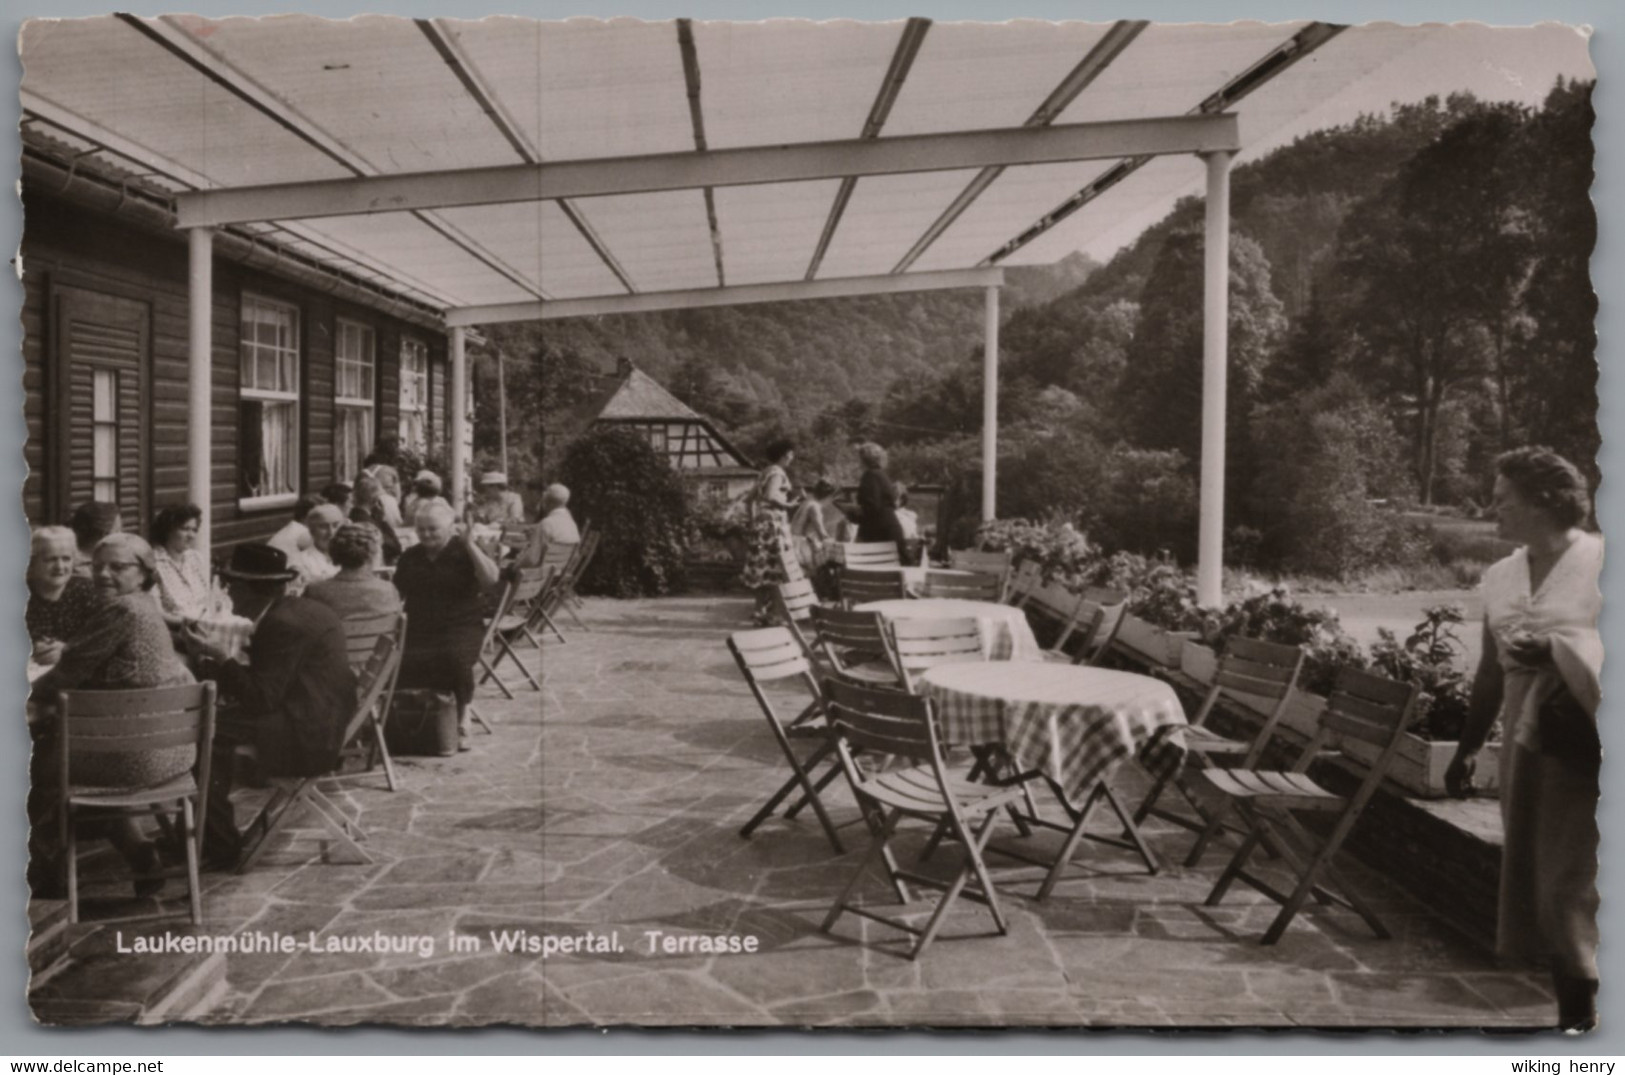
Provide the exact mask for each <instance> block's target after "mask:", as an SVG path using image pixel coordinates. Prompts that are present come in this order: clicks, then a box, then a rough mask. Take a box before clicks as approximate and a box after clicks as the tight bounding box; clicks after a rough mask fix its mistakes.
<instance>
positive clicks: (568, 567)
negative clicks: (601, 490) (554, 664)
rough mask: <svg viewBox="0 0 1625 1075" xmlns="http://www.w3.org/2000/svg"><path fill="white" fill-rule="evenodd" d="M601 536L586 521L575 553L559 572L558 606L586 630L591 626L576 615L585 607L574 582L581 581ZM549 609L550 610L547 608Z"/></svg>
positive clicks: (594, 554) (595, 553)
mask: <svg viewBox="0 0 1625 1075" xmlns="http://www.w3.org/2000/svg"><path fill="white" fill-rule="evenodd" d="M603 536H604V535H602V534H600V533H597V532H595V531H594V530H593V528H592V524H591V523H588V524H587V528H586V530H584V531H582V534H581V543H580V544H578V545H576V546H575V555H574V556H573V557H571V558H570V562H569V563H567V564H565V565H564V567H563V568H562V569H560V572H559V583H558V585H559V601H558V607H559V608H561V609H563V610H564V614H565V615H566V616H569V617H570V622H572V623H574V624H575V625H576V626H577V627H579V628H581V629H582V630H583V631H588V632H590V631H591V630H592V628H591V627H588V626H587V625H586V624H585V623H582V622H581V617H580V616H577V615H576V610H577V609H579V608H584V607H585V605H583V603H582V601H581V595H579V594H577V593H576V584H577V583H578V582H580V581H581V576H582V575H584V574H586V573H587V568H588V566H589V565H590V564H591V563H592V558H593V557H594V556H596V555H597V553H598V542H599V540H600V539H601V538H602V537H603ZM565 548H569V546H568V545H567V546H565ZM549 611H552V610H551V609H549Z"/></svg>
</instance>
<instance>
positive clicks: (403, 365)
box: [395, 335, 434, 455]
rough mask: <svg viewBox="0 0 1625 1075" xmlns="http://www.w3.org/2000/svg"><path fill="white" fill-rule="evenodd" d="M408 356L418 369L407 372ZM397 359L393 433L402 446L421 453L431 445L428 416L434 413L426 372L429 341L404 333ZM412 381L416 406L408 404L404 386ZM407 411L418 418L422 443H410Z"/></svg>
mask: <svg viewBox="0 0 1625 1075" xmlns="http://www.w3.org/2000/svg"><path fill="white" fill-rule="evenodd" d="M408 357H412V358H416V359H418V360H420V361H421V362H422V369H421V371H409V369H408V365H407V358H408ZM399 361H400V369H399V378H400V399H399V400H398V405H397V407H396V416H395V434H396V436H398V437H400V438H401V445H402V447H406V448H410V449H411V450H412V451H414V452H417V453H418V454H420V455H422V454H424V453H427V452H428V451H429V447H430V444H431V443H432V442H433V440H434V425H433V421H432V419H431V415H433V413H434V406H433V404H432V402H431V399H430V396H431V394H432V388H433V379H432V377H431V375H430V372H429V345H428V343H427V342H426V341H424V340H420V339H418V338H417V337H415V336H405V335H403V336H402V337H401V350H400V358H399ZM412 383H416V384H417V385H418V386H419V387H418V393H417V399H418V406H416V407H408V406H407V400H406V393H407V387H408V385H409V384H412ZM408 414H416V415H417V416H418V417H419V421H420V423H421V425H422V428H423V441H422V443H411V442H409V441H408V439H407V435H406V428H405V423H406V417H407V415H408Z"/></svg>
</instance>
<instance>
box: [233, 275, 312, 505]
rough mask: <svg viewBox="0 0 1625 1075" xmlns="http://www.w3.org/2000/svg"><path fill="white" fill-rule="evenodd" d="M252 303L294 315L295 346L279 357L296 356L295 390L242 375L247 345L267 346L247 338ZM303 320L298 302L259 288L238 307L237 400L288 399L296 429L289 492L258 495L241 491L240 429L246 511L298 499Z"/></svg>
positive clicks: (291, 333) (301, 450)
mask: <svg viewBox="0 0 1625 1075" xmlns="http://www.w3.org/2000/svg"><path fill="white" fill-rule="evenodd" d="M250 305H254V306H259V307H262V308H266V309H270V310H276V311H279V312H282V313H286V314H288V315H289V317H290V318H291V324H290V326H289V332H288V337H289V339H290V340H291V341H292V343H293V346H292V348H291V349H289V351H287V352H279V357H280V355H281V354H286V353H291V355H292V359H293V363H292V372H293V383H294V387H293V390H292V391H287V390H285V389H272V388H261V387H259V386H257V385H250V384H248V383H247V380H246V378H244V376H243V363H244V359H245V358H246V357H247V348H249V347H264V346H265V345H264V344H261V343H260V342H259V341H257V340H249V339H245V338H244V335H243V327H244V325H245V324H246V323H247V318H246V314H247V312H248V308H249V306H250ZM303 320H304V315H303V311H302V310H300V308H299V307H298V305H296V304H295V303H291V302H284V301H283V300H281V299H276V298H272V297H271V296H269V295H262V294H259V293H258V292H253V291H244V292H243V293H242V300H241V306H240V308H239V311H238V322H237V349H238V350H237V402H238V406H239V408H240V407H241V405H242V402H243V401H244V400H257V401H259V402H261V403H288V404H292V406H293V421H292V423H291V428H292V429H293V431H294V432H293V446H292V452H291V458H290V461H289V470H290V471H291V473H293V474H294V475H295V479H294V488H293V489H292V490H291V491H289V492H286V493H265V494H261V495H259V496H244V495H243V493H242V486H241V480H242V479H241V467H242V460H241V458H240V453H241V450H242V441H241V439H240V437H241V433H240V431H239V440H238V452H239V459H238V474H239V476H238V483H239V484H238V493H237V510H239V511H245V512H247V511H264V510H267V509H272V508H285V507H291V506H292V505H293V504H294V502H295V501H297V500H298V499H299V480H300V476H301V475H302V474H303V473H304V441H303V438H302V437H301V436H300V428H301V427H300V422H301V420H302V418H303V410H302V409H303V407H304V400H303V398H302V396H303V390H304V381H305V376H304V346H303V340H302V338H301V336H300V326H301V322H302V321H303ZM257 366H258V356H256V368H257Z"/></svg>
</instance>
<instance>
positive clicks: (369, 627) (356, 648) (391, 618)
mask: <svg viewBox="0 0 1625 1075" xmlns="http://www.w3.org/2000/svg"><path fill="white" fill-rule="evenodd" d="M405 620H406V613H404V612H379V613H361V614H358V615H353V616H345V617H344V618H343V619H342V620H340V621H339V622H340V623H341V624H343V626H344V648H345V652H346V653H347V654H348V656H349V658H350V668H351V669H352V670H354V671H355V672H357V673H359V672H360V671H361V669H362V668H363V667H364V666H365V665H366V663H367V661H368V660H369V659H370V658H371V657H372V653H373V649H374V648H375V647H376V645H377V643H378V639H379V637H380V636H382V635H396V636H404V631H403V630H402V628H401V625H402V624H403V623H404V622H405Z"/></svg>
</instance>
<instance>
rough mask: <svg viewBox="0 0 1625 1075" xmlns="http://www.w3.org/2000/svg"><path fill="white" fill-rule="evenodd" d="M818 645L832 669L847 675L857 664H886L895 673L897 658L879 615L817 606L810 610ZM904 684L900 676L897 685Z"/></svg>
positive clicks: (899, 675)
mask: <svg viewBox="0 0 1625 1075" xmlns="http://www.w3.org/2000/svg"><path fill="white" fill-rule="evenodd" d="M810 618H811V620H812V625H813V630H814V631H815V632H817V636H818V637H817V645H818V648H819V649H820V650H821V651H822V652H823V654H824V657H825V659H826V660H828V661H829V663H830V667H832V668H834V669H835V670H836V671H837V672H841V673H844V672H846V671H847V670H848V669H849V668H851V667H852V666H853V665H854V664H862V663H864V662H867V661H876V660H879V661H884V662H886V663H887V664H888V665H890V666H891V668H892V669H893V671H894V672H895V671H896V669H897V658H896V656H895V654H894V653H893V652H892V648H891V640H890V639H889V638H887V637H886V626H885V621H884V620H883V619H881V616H880V613H878V612H851V611H848V610H847V609H840V608H824V607H822V606H817V607H814V608H813V609H812V610H811V613H810ZM901 681H902V677H901V674H900V673H898V682H899V683H900V682H901Z"/></svg>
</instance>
